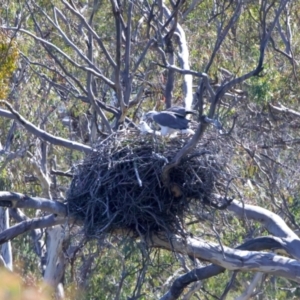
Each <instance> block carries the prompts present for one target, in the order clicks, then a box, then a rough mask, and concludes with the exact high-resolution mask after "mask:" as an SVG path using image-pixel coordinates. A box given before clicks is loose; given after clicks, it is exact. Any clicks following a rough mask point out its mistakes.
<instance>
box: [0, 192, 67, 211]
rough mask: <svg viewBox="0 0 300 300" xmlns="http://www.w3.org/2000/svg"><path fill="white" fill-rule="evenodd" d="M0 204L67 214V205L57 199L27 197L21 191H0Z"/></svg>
mask: <svg viewBox="0 0 300 300" xmlns="http://www.w3.org/2000/svg"><path fill="white" fill-rule="evenodd" d="M0 206H2V207H10V208H34V209H40V210H42V211H46V212H50V213H55V214H58V215H61V216H67V206H66V205H65V204H63V203H61V202H59V201H55V200H49V199H46V198H40V197H29V196H27V195H24V194H21V193H13V192H4V191H2V192H0Z"/></svg>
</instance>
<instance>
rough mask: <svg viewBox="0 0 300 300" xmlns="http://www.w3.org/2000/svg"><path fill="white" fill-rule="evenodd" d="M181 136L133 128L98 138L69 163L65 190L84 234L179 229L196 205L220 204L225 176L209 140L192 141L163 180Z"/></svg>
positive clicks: (219, 159)
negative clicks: (92, 148) (141, 132)
mask: <svg viewBox="0 0 300 300" xmlns="http://www.w3.org/2000/svg"><path fill="white" fill-rule="evenodd" d="M186 142H187V140H184V139H183V138H176V139H172V140H169V141H162V140H161V138H159V137H157V138H156V139H155V138H153V137H152V136H150V137H149V136H147V137H145V136H136V135H134V134H129V135H120V134H116V135H112V136H110V137H109V138H108V139H106V140H105V141H102V142H101V143H100V144H99V145H98V146H97V147H96V151H95V152H94V153H92V154H91V155H89V156H87V157H86V158H85V160H84V161H83V162H82V163H80V164H78V165H77V166H76V167H75V168H74V177H73V181H72V183H71V186H70V189H69V192H68V199H67V201H68V204H69V210H70V212H71V213H72V214H73V215H75V216H76V217H77V218H79V219H81V220H82V221H83V222H84V225H85V229H86V234H87V236H89V237H93V236H98V235H100V234H102V233H104V232H111V231H115V230H130V231H133V232H135V233H137V234H145V233H151V232H153V231H155V232H158V231H168V232H178V231H179V230H180V229H182V228H181V226H182V224H183V220H184V218H185V217H186V216H191V215H193V214H195V211H197V210H198V209H199V206H201V207H203V205H205V204H206V205H207V204H208V205H210V206H214V207H217V208H224V203H219V202H218V200H216V199H215V198H214V193H215V192H220V189H221V190H222V189H223V188H222V187H223V186H224V182H225V176H224V175H222V174H223V172H222V170H223V169H224V166H225V165H224V159H222V157H221V156H220V155H219V154H218V153H217V152H218V150H217V149H216V147H214V146H209V145H208V144H206V146H205V147H203V145H202V146H201V144H199V145H198V146H196V148H195V149H193V151H192V152H191V153H189V154H188V155H187V156H186V157H184V158H183V159H182V161H181V163H180V164H179V165H178V166H177V167H175V168H173V169H172V170H171V172H170V182H169V184H168V186H166V184H163V182H162V179H161V178H162V172H163V170H164V167H165V166H166V165H167V164H168V163H169V162H171V161H172V159H173V158H174V157H175V155H176V154H177V153H178V151H179V150H180V149H182V147H183V146H184V145H185V144H186ZM223 177H224V178H223ZM225 185H226V184H225ZM225 206H226V203H225Z"/></svg>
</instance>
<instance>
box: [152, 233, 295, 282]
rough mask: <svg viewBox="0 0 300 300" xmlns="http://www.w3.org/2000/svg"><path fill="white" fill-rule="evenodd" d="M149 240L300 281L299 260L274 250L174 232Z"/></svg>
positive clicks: (221, 263)
mask: <svg viewBox="0 0 300 300" xmlns="http://www.w3.org/2000/svg"><path fill="white" fill-rule="evenodd" d="M149 242H150V243H151V245H152V246H153V247H159V248H164V249H167V250H170V251H174V252H179V253H182V254H186V255H190V256H192V257H195V258H199V259H201V260H206V261H209V262H211V263H213V264H216V265H218V266H221V267H223V268H225V269H228V270H232V271H234V270H237V271H241V272H249V271H251V272H253V271H256V272H263V273H268V274H273V275H276V276H282V277H285V278H288V279H290V280H292V281H295V282H298V283H300V262H298V261H297V260H294V259H290V258H287V257H283V256H279V255H276V254H273V253H267V252H258V251H245V250H238V249H232V248H229V247H226V246H224V245H223V246H221V245H219V244H216V243H212V242H208V241H205V240H202V239H196V238H190V237H188V238H186V239H184V238H181V237H179V236H176V235H173V236H171V237H169V238H166V237H165V236H161V237H160V236H158V235H155V236H153V237H152V238H151V240H150V241H149Z"/></svg>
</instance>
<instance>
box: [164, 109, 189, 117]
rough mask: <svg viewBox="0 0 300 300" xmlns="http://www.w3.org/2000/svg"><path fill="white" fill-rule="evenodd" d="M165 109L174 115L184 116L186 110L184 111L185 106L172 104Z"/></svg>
mask: <svg viewBox="0 0 300 300" xmlns="http://www.w3.org/2000/svg"><path fill="white" fill-rule="evenodd" d="M166 111H171V112H173V113H175V114H176V115H179V116H182V117H185V115H186V112H185V108H184V107H181V106H172V107H169V108H167V109H166Z"/></svg>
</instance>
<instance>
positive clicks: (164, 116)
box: [153, 111, 189, 130]
mask: <svg viewBox="0 0 300 300" xmlns="http://www.w3.org/2000/svg"><path fill="white" fill-rule="evenodd" d="M153 120H154V122H156V123H157V124H158V125H161V126H166V127H170V128H173V129H180V130H182V129H187V128H188V124H189V120H187V119H185V118H183V117H180V116H177V115H176V114H174V113H172V112H167V111H164V112H160V113H158V114H156V115H154V116H153Z"/></svg>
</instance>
